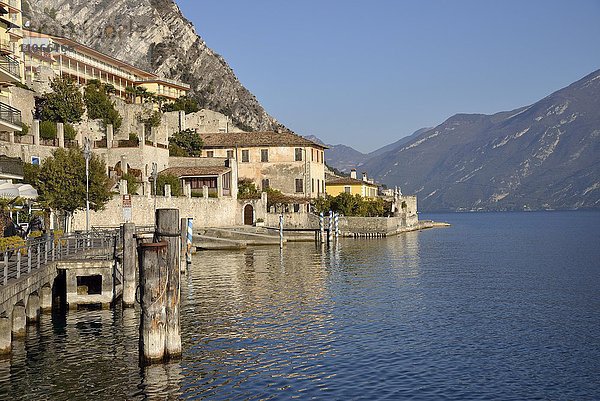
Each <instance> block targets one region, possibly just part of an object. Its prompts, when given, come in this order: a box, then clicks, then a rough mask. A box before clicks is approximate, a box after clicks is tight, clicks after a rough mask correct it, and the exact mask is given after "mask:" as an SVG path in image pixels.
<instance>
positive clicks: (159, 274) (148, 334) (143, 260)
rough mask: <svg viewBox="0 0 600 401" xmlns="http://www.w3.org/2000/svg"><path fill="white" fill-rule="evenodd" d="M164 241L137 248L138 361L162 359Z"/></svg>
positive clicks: (165, 244) (164, 314) (165, 261)
mask: <svg viewBox="0 0 600 401" xmlns="http://www.w3.org/2000/svg"><path fill="white" fill-rule="evenodd" d="M167 247H168V245H167V243H166V242H161V243H150V244H149V243H144V244H141V245H140V247H139V249H138V254H139V265H140V268H139V274H140V298H141V305H142V314H141V323H140V345H139V349H140V361H141V362H142V364H151V363H155V362H161V361H163V360H164V359H165V356H166V355H165V338H166V321H167V317H166V312H165V311H166V292H167V275H166V271H167Z"/></svg>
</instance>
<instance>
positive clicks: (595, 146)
mask: <svg viewBox="0 0 600 401" xmlns="http://www.w3.org/2000/svg"><path fill="white" fill-rule="evenodd" d="M599 155H600V71H596V72H594V73H592V74H590V75H588V76H586V77H585V78H583V79H581V80H579V81H577V82H575V83H574V84H572V85H570V86H568V87H566V88H564V89H561V90H559V91H557V92H555V93H553V94H551V95H550V96H547V97H546V98H544V99H542V100H540V101H539V102H537V103H535V104H533V105H531V106H529V107H524V108H521V109H518V110H514V111H510V112H502V113H497V114H494V115H491V116H488V115H478V114H474V115H469V114H459V115H455V116H453V117H451V118H449V119H448V120H447V121H445V122H444V123H443V124H441V125H439V126H437V127H435V128H433V129H431V130H429V131H427V132H425V133H422V134H420V135H418V136H417V137H415V138H413V139H412V140H411V141H410V142H408V143H406V144H404V145H403V146H401V147H400V148H397V149H395V150H392V151H390V152H387V153H385V154H383V155H381V156H380V157H377V158H374V159H373V158H372V159H370V160H368V161H367V162H365V165H364V166H363V168H364V169H365V170H368V171H370V172H371V174H372V175H375V177H376V178H377V179H378V180H381V181H382V182H385V183H386V184H388V185H391V186H393V185H399V186H401V188H402V190H403V191H404V192H405V193H417V194H418V195H419V201H420V204H421V208H422V209H423V210H459V209H466V210H470V209H476V210H479V209H481V210H522V209H539V208H555V209H573V208H592V207H600V156H599Z"/></svg>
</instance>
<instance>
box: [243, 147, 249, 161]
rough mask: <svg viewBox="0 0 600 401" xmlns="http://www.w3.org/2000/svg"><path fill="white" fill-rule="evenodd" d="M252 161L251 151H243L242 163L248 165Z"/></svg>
mask: <svg viewBox="0 0 600 401" xmlns="http://www.w3.org/2000/svg"><path fill="white" fill-rule="evenodd" d="M249 161H250V151H249V150H248V149H246V150H242V163H248V162H249Z"/></svg>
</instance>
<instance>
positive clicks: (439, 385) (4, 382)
mask: <svg viewBox="0 0 600 401" xmlns="http://www.w3.org/2000/svg"><path fill="white" fill-rule="evenodd" d="M421 218H430V219H433V220H437V221H447V222H449V223H451V224H452V227H448V228H440V229H432V230H426V231H421V232H413V233H406V234H402V235H400V236H398V237H391V238H386V239H359V240H355V239H344V240H341V241H340V242H339V243H338V244H336V245H335V246H332V247H330V248H327V247H325V248H322V247H321V246H315V244H313V243H296V244H294V243H290V244H287V245H286V246H285V247H284V249H283V251H281V252H280V250H279V249H278V248H277V247H258V248H252V249H248V250H245V251H240V252H208V253H202V254H198V255H195V257H194V262H193V264H192V265H191V267H190V268H189V272H188V274H187V275H186V276H184V277H182V311H181V316H182V322H181V324H182V337H183V347H184V354H183V358H182V359H181V361H178V362H175V363H169V364H167V365H159V366H152V367H149V368H144V369H141V368H140V367H139V366H138V350H137V347H138V344H137V331H138V327H137V325H138V319H139V311H138V310H137V309H136V310H133V309H130V310H122V309H121V308H120V307H119V308H116V309H114V310H104V311H101V310H79V311H71V312H68V313H66V314H64V313H55V314H52V315H50V314H46V315H43V316H42V318H41V321H40V323H39V326H38V327H35V326H34V327H29V328H28V332H27V336H26V338H25V339H23V340H22V341H17V342H15V343H14V352H13V355H12V358H10V359H4V360H0V399H5V400H29V399H51V400H107V399H114V400H121V399H132V400H141V399H154V398H157V399H164V398H169V399H208V400H278V399H303V400H304V399H323V400H352V399H356V400H361V399H364V400H375V399H380V400H400V399H415V400H496V399H502V400H529V399H531V400H539V399H541V400H597V399H599V398H600V333H599V332H600V212H532V213H477V214H475V213H473V214H444V215H441V214H440V215H427V216H421Z"/></svg>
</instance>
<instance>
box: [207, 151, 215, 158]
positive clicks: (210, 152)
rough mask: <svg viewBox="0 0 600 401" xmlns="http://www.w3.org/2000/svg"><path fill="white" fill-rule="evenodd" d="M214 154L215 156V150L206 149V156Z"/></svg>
mask: <svg viewBox="0 0 600 401" xmlns="http://www.w3.org/2000/svg"><path fill="white" fill-rule="evenodd" d="M214 156H215V152H214V151H213V150H208V151H206V157H214Z"/></svg>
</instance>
